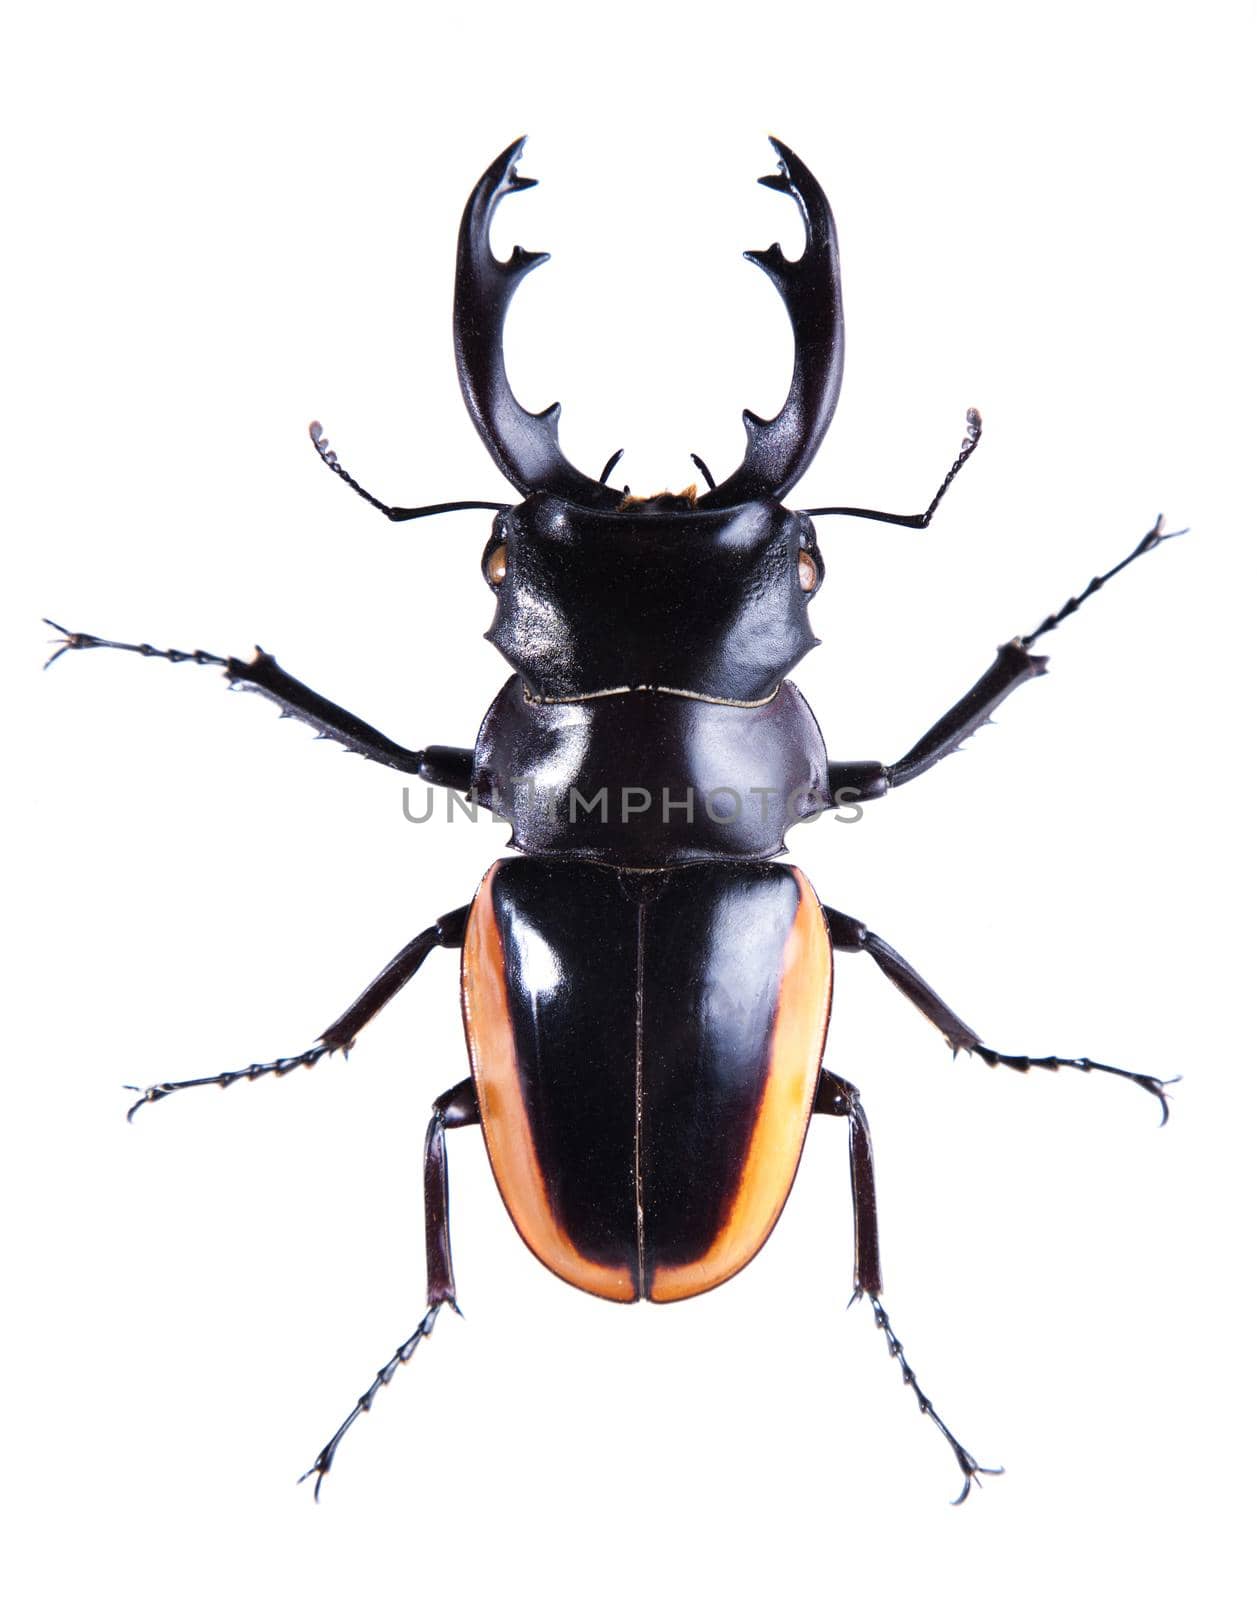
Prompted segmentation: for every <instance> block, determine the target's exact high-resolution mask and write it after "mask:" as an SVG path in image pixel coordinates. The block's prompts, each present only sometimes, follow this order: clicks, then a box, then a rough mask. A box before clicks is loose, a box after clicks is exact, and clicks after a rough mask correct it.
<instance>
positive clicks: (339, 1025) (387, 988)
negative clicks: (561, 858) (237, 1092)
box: [127, 906, 471, 1122]
mask: <svg viewBox="0 0 1257 1600" xmlns="http://www.w3.org/2000/svg"><path fill="white" fill-rule="evenodd" d="M470 909H471V908H470V907H469V906H460V907H459V909H458V910H457V911H448V912H446V914H445V915H444V916H443V917H438V918H437V920H436V921H435V922H434V923H433V924H432V926H431V927H430V928H425V929H424V930H423V932H422V933H421V934H418V935H417V936H416V937H415V938H413V939H412V940H411V941H410V943H409V944H408V945H407V946H406V947H405V949H403V950H400V951H398V953H397V954H396V955H395V956H394V957H393V959H392V960H391V961H390V962H389V964H388V966H386V967H385V968H384V970H383V972H381V973H380V975H379V977H378V978H376V979H375V980H374V981H373V982H372V983H370V984H368V985H367V987H366V988H365V989H364V990H363V991H362V993H361V994H360V995H359V996H358V998H357V999H356V1000H355V1001H354V1003H353V1005H351V1006H350V1007H349V1009H348V1011H346V1012H344V1013H343V1014H342V1015H341V1016H339V1017H337V1019H336V1021H335V1022H333V1023H332V1025H331V1026H330V1027H329V1028H326V1029H325V1030H324V1031H323V1032H322V1033H321V1034H320V1035H319V1037H318V1040H317V1041H316V1043H314V1044H313V1045H311V1046H310V1048H309V1049H308V1050H303V1051H302V1052H301V1054H300V1055H295V1056H281V1057H280V1058H279V1059H278V1060H277V1061H258V1062H254V1064H253V1065H252V1066H249V1067H241V1068H240V1070H239V1071H238V1072H219V1073H215V1074H214V1076H213V1077H209V1078H184V1079H182V1080H181V1081H179V1082H176V1083H154V1084H150V1085H149V1087H148V1088H147V1089H145V1090H144V1092H143V1093H142V1094H141V1095H140V1098H139V1099H138V1100H137V1101H136V1102H135V1104H134V1105H133V1106H132V1107H131V1109H130V1110H129V1111H128V1112H127V1121H128V1122H130V1121H131V1120H132V1119H133V1118H134V1116H135V1113H136V1112H137V1111H138V1110H139V1109H140V1107H141V1106H147V1105H155V1104H156V1103H157V1101H158V1100H165V1099H166V1097H167V1096H168V1095H172V1094H175V1093H176V1092H177V1091H178V1090H180V1089H201V1088H204V1087H206V1086H207V1085H209V1084H216V1085H217V1086H218V1087H219V1088H220V1089H225V1088H227V1087H228V1086H229V1085H230V1084H233V1083H240V1082H241V1081H242V1080H244V1079H246V1078H247V1079H249V1080H250V1081H252V1080H253V1079H255V1078H264V1077H266V1076H268V1075H273V1076H275V1077H278V1078H282V1077H286V1076H287V1074H288V1073H290V1072H293V1071H294V1070H295V1069H296V1068H297V1067H312V1066H314V1064H315V1062H317V1061H321V1060H322V1059H323V1057H324V1056H330V1055H334V1054H335V1053H336V1051H337V1050H339V1051H341V1052H342V1053H343V1054H344V1055H346V1056H347V1055H348V1054H349V1052H350V1049H351V1048H352V1047H353V1043H354V1040H355V1039H356V1038H357V1037H358V1035H359V1034H360V1033H361V1032H362V1030H363V1028H365V1027H366V1025H367V1023H368V1022H370V1021H371V1018H372V1017H374V1016H375V1015H376V1014H377V1013H378V1012H380V1011H383V1009H384V1007H385V1006H386V1005H387V1004H388V1003H389V1001H390V1000H391V999H392V998H393V996H394V995H396V994H398V993H399V992H400V991H401V990H402V989H403V988H404V987H405V986H406V984H408V983H409V982H410V980H411V979H412V978H413V977H414V975H415V973H416V972H418V970H419V968H420V967H421V966H422V965H423V963H424V962H425V961H426V960H427V958H428V957H429V956H430V955H431V954H432V952H433V951H434V950H436V949H438V948H439V949H445V950H458V949H461V948H462V943H463V932H464V930H465V928H466V926H467V913H468V911H469V910H470ZM127 1088H129V1089H136V1090H138V1085H137V1084H128V1085H127Z"/></svg>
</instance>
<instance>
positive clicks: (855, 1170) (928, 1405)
mask: <svg viewBox="0 0 1257 1600" xmlns="http://www.w3.org/2000/svg"><path fill="white" fill-rule="evenodd" d="M812 1111H813V1115H814V1116H816V1115H819V1116H831V1117H846V1118H847V1119H848V1126H849V1129H850V1151H851V1209H852V1214H853V1216H854V1220H855V1292H854V1293H853V1294H852V1296H851V1299H852V1301H853V1302H854V1301H856V1300H862V1299H863V1298H864V1297H865V1295H867V1296H868V1301H869V1305H870V1306H872V1308H873V1318H874V1321H875V1322H876V1323H877V1326H878V1327H879V1328H880V1329H881V1330H882V1332H883V1333H884V1334H885V1335H886V1348H887V1350H888V1351H889V1352H890V1354H891V1355H892V1356H893V1357H894V1359H895V1360H896V1361H897V1362H898V1363H899V1370H900V1373H901V1374H902V1376H903V1381H904V1383H905V1384H907V1386H908V1387H909V1388H910V1389H911V1390H912V1392H913V1394H914V1395H915V1396H916V1401H917V1405H918V1406H919V1407H920V1409H921V1412H922V1415H924V1416H927V1417H929V1419H930V1421H931V1422H932V1423H933V1424H934V1426H935V1427H936V1428H937V1429H938V1430H939V1432H940V1433H941V1434H942V1435H943V1437H944V1439H946V1440H947V1442H948V1444H949V1445H950V1446H951V1448H952V1453H953V1455H954V1456H955V1457H956V1463H957V1465H958V1466H959V1467H960V1470H961V1471H962V1472H963V1473H964V1475H965V1481H964V1487H963V1488H962V1489H961V1491H960V1493H959V1495H957V1497H956V1499H955V1500H954V1501H953V1502H952V1504H953V1505H961V1504H963V1503H964V1501H965V1500H966V1499H968V1496H969V1490H970V1489H971V1488H972V1487H973V1485H974V1483H979V1485H980V1483H981V1479H980V1477H979V1474H985V1475H986V1476H988V1477H996V1476H998V1475H999V1474H1000V1473H1001V1472H1003V1470H1004V1469H1003V1467H983V1466H979V1464H978V1462H977V1459H976V1458H975V1457H974V1456H973V1455H972V1454H971V1453H970V1452H969V1451H968V1450H966V1449H965V1447H964V1445H962V1444H961V1442H960V1440H959V1439H957V1437H956V1435H955V1434H954V1433H953V1432H952V1431H951V1429H950V1428H949V1427H948V1426H947V1424H946V1423H945V1422H944V1421H943V1419H942V1417H940V1416H939V1414H938V1412H937V1411H935V1409H934V1406H933V1404H932V1402H931V1401H930V1399H929V1397H928V1396H927V1395H926V1394H925V1393H924V1391H923V1390H922V1388H921V1385H920V1384H919V1383H918V1382H917V1375H916V1373H915V1372H914V1371H913V1370H912V1368H911V1367H910V1366H909V1365H908V1361H907V1358H906V1357H905V1355H904V1349H903V1345H902V1344H900V1342H899V1339H898V1337H897V1336H896V1334H895V1332H894V1330H893V1328H892V1327H891V1325H890V1318H889V1317H888V1316H887V1315H886V1310H885V1307H884V1306H883V1305H882V1302H881V1292H882V1269H881V1252H880V1249H879V1246H878V1237H877V1191H876V1189H875V1187H874V1183H873V1142H872V1138H871V1137H870V1134H869V1120H868V1117H867V1116H866V1114H865V1111H864V1107H863V1105H862V1104H861V1103H860V1091H859V1090H858V1089H857V1088H856V1087H855V1085H854V1084H852V1083H848V1082H847V1081H846V1079H845V1078H839V1077H837V1076H836V1075H835V1074H834V1073H832V1072H825V1071H822V1072H821V1075H820V1080H819V1082H818V1083H817V1085H816V1099H815V1102H814V1104H813V1108H812Z"/></svg>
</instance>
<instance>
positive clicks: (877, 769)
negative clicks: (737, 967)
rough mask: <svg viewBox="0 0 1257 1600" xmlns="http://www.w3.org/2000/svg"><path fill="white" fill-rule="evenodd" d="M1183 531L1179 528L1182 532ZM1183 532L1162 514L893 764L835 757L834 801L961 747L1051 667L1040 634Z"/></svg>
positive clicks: (1002, 652) (880, 791)
mask: <svg viewBox="0 0 1257 1600" xmlns="http://www.w3.org/2000/svg"><path fill="white" fill-rule="evenodd" d="M1185 531H1186V530H1185V529H1180V530H1179V533H1183V532H1185ZM1179 533H1166V531H1165V519H1164V518H1163V517H1158V518H1157V520H1156V523H1155V524H1154V525H1153V527H1152V528H1151V529H1150V530H1149V531H1148V532H1147V533H1146V534H1144V536H1143V538H1142V539H1141V540H1140V541H1139V543H1138V544H1137V545H1136V546H1135V548H1134V549H1133V550H1132V551H1131V553H1130V555H1128V556H1127V557H1126V559H1125V560H1124V561H1119V562H1118V564H1117V565H1116V566H1115V567H1112V568H1110V570H1109V571H1108V572H1106V573H1103V574H1102V575H1101V576H1100V577H1098V578H1092V580H1091V582H1090V583H1089V584H1088V585H1087V587H1086V588H1085V589H1084V590H1083V591H1082V593H1081V594H1080V595H1075V596H1073V597H1072V598H1071V599H1069V600H1067V601H1066V602H1065V604H1064V605H1063V606H1062V607H1061V608H1060V610H1059V611H1054V612H1052V613H1051V614H1050V615H1049V616H1047V617H1045V618H1044V619H1043V621H1042V622H1041V623H1040V624H1039V626H1038V627H1037V628H1035V630H1034V631H1033V632H1032V633H1027V634H1022V635H1021V636H1020V637H1018V638H1016V639H1010V640H1009V641H1008V643H1007V644H1002V645H1001V646H1000V647H999V649H998V650H997V651H996V653H995V662H994V665H993V666H991V667H990V668H989V669H988V670H987V671H986V672H984V673H983V674H982V676H981V677H980V678H979V679H978V681H977V682H976V683H975V684H974V685H973V687H972V688H971V689H970V690H969V691H968V692H967V693H966V694H964V695H962V696H961V697H960V699H959V700H957V702H956V704H955V705H954V706H952V708H951V710H950V711H947V712H946V713H945V714H944V715H943V716H941V717H940V718H939V720H938V721H937V722H936V723H935V724H934V726H933V727H932V728H931V729H930V730H929V732H928V733H926V734H925V735H924V736H923V737H922V738H920V739H918V740H917V742H916V744H914V745H913V747H912V749H911V750H909V751H908V753H907V755H905V756H903V757H902V758H901V759H900V760H898V761H896V762H894V763H892V764H891V765H890V766H885V765H883V764H882V763H881V762H880V761H845V762H844V761H831V762H830V764H829V788H830V794H831V796H832V797H833V803H834V805H844V804H851V803H858V802H860V801H865V800H878V799H880V798H881V797H882V796H883V795H884V794H887V793H888V792H889V791H890V790H891V789H898V788H901V787H902V786H903V785H904V784H905V783H910V782H911V781H912V779H913V778H919V777H920V776H921V774H922V773H923V772H928V771H929V769H930V768H931V767H932V766H934V765H935V764H936V763H937V762H939V761H941V760H942V759H943V757H944V756H949V755H951V754H952V753H953V752H954V751H956V750H959V748H960V747H961V745H962V744H963V743H964V742H965V740H966V739H968V738H969V737H970V735H971V734H974V733H976V732H977V731H978V729H979V728H981V727H982V726H983V725H984V724H985V723H987V722H989V721H990V718H991V714H992V712H994V710H995V708H996V707H997V706H998V705H999V704H1000V702H1001V701H1002V700H1004V699H1006V698H1007V697H1008V696H1009V695H1010V694H1012V692H1013V690H1014V689H1018V688H1020V687H1021V685H1022V684H1023V683H1028V682H1029V681H1030V679H1031V678H1037V677H1039V676H1040V674H1041V673H1044V672H1046V671H1047V661H1048V658H1047V657H1046V656H1036V655H1031V653H1030V646H1031V645H1033V644H1034V642H1035V640H1036V639H1038V638H1039V637H1040V636H1041V635H1042V634H1045V633H1050V632H1052V630H1053V629H1055V628H1058V627H1059V626H1060V624H1061V623H1062V622H1064V621H1065V619H1066V618H1067V617H1072V616H1073V614H1074V612H1075V611H1077V610H1078V609H1079V608H1080V607H1081V606H1082V605H1083V603H1084V602H1085V601H1087V600H1089V599H1090V598H1091V596H1092V595H1093V594H1095V593H1097V591H1099V590H1100V589H1102V588H1103V587H1104V585H1105V584H1106V583H1108V581H1109V579H1110V578H1115V577H1116V576H1117V574H1118V573H1119V572H1121V571H1122V570H1123V569H1124V568H1125V567H1128V566H1130V564H1131V563H1132V562H1133V561H1137V560H1138V559H1139V557H1140V556H1143V555H1147V553H1148V552H1149V551H1150V550H1155V549H1156V548H1157V546H1158V545H1161V544H1164V543H1165V541H1166V540H1167V539H1176V538H1178V536H1179Z"/></svg>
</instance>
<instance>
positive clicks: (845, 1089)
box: [812, 1068, 882, 1299]
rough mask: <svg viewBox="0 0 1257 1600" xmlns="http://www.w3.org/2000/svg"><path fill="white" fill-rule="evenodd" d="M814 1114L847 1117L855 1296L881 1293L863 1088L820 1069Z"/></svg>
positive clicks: (870, 1159)
mask: <svg viewBox="0 0 1257 1600" xmlns="http://www.w3.org/2000/svg"><path fill="white" fill-rule="evenodd" d="M812 1114H813V1116H827V1117H846V1118H847V1119H848V1145H849V1149H850V1155H851V1213H852V1216H853V1218H854V1220H855V1295H854V1296H853V1298H855V1299H859V1297H860V1296H861V1295H864V1294H868V1295H872V1296H874V1297H876V1296H877V1295H879V1294H881V1292H882V1266H881V1252H880V1251H879V1249H878V1243H877V1190H876V1188H875V1186H874V1183H873V1141H872V1138H871V1136H870V1134H869V1119H868V1117H867V1116H866V1115H865V1114H864V1107H863V1106H862V1105H861V1104H860V1091H859V1090H858V1089H857V1088H856V1086H855V1085H854V1084H853V1083H848V1082H847V1081H846V1079H845V1078H839V1077H837V1076H835V1074H834V1073H832V1072H827V1071H825V1070H824V1069H823V1068H822V1069H821V1075H820V1078H819V1079H818V1080H817V1084H816V1099H815V1100H814V1102H813V1104H812Z"/></svg>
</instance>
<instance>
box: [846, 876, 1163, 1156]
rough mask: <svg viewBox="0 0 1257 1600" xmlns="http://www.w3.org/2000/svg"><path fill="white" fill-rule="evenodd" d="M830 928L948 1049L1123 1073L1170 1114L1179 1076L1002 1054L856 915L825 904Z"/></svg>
mask: <svg viewBox="0 0 1257 1600" xmlns="http://www.w3.org/2000/svg"><path fill="white" fill-rule="evenodd" d="M825 917H826V920H827V921H828V923H829V934H830V938H831V940H832V941H833V946H834V949H835V950H855V951H859V950H864V951H867V953H868V954H869V955H871V956H872V957H873V960H874V961H875V962H876V963H877V965H878V966H879V967H880V968H881V970H882V971H883V972H884V973H885V974H886V976H887V977H888V978H889V979H890V981H891V982H892V983H893V984H894V986H895V988H896V989H898V990H899V992H900V993H901V994H905V995H907V997H908V999H909V1000H911V1001H912V1003H913V1005H914V1006H916V1008H917V1010H918V1011H920V1012H921V1013H922V1015H923V1016H925V1017H926V1018H928V1019H929V1021H930V1022H932V1023H933V1024H934V1026H935V1027H936V1028H937V1029H938V1030H939V1032H940V1033H941V1034H942V1035H943V1037H944V1038H945V1039H946V1040H947V1042H948V1044H949V1045H950V1046H951V1048H952V1054H953V1055H957V1054H959V1052H960V1051H961V1050H964V1051H966V1052H967V1053H969V1054H970V1055H975V1056H977V1057H978V1059H979V1060H981V1061H985V1062H986V1064H987V1066H988V1067H1000V1066H1003V1067H1012V1068H1013V1070H1014V1071H1015V1072H1029V1070H1030V1068H1031V1067H1043V1068H1045V1069H1046V1070H1047V1071H1048V1072H1056V1071H1058V1070H1059V1069H1060V1068H1061V1067H1071V1068H1073V1070H1074V1071H1076V1072H1103V1073H1107V1074H1108V1075H1109V1076H1111V1077H1114V1078H1125V1079H1126V1080H1127V1082H1129V1083H1137V1084H1138V1085H1139V1087H1140V1088H1141V1089H1146V1090H1147V1091H1148V1093H1149V1094H1152V1095H1155V1096H1156V1097H1157V1100H1158V1101H1159V1102H1160V1105H1161V1125H1162V1127H1164V1126H1165V1122H1166V1119H1167V1118H1168V1117H1169V1115H1170V1100H1169V1096H1168V1095H1167V1093H1166V1090H1167V1088H1168V1087H1169V1085H1170V1084H1171V1083H1177V1082H1178V1079H1177V1078H1153V1077H1151V1076H1150V1075H1149V1074H1147V1073H1144V1072H1130V1071H1128V1070H1127V1068H1125V1067H1110V1066H1106V1065H1105V1064H1104V1062H1102V1061H1092V1060H1091V1059H1090V1057H1088V1056H1021V1055H1017V1056H1014V1055H1005V1054H1004V1053H1003V1052H1002V1051H999V1050H992V1049H991V1048H990V1046H989V1045H987V1044H984V1043H983V1041H982V1039H981V1037H980V1036H979V1035H978V1034H977V1033H975V1032H974V1030H973V1029H972V1028H971V1027H970V1026H969V1024H968V1023H967V1022H962V1021H961V1020H960V1018H959V1017H958V1016H957V1015H956V1013H955V1012H954V1011H953V1010H952V1009H951V1007H950V1006H949V1005H948V1004H947V1003H946V1001H944V1000H942V999H941V998H940V997H939V996H938V995H937V994H935V992H934V991H933V989H931V988H930V986H929V984H928V983H926V981H925V979H924V978H923V977H922V976H921V974H920V973H919V972H917V971H916V970H915V969H914V968H912V967H910V966H909V965H908V963H907V962H906V961H905V960H904V958H903V957H902V956H901V955H900V954H899V952H898V951H897V950H894V949H892V948H891V946H890V945H888V944H887V943H886V941H885V940H884V939H881V938H879V937H878V935H877V934H875V933H874V932H872V930H871V929H869V928H866V927H865V926H864V924H863V923H862V922H857V921H856V920H855V918H854V917H847V916H844V915H843V914H842V912H841V911H834V910H832V909H831V908H830V907H829V906H826V907H825Z"/></svg>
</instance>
